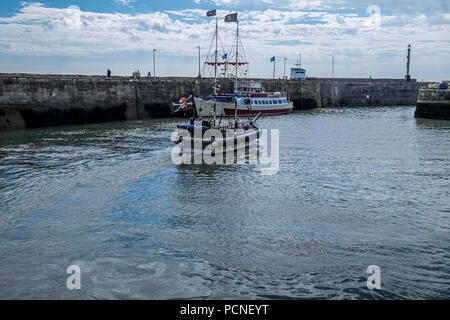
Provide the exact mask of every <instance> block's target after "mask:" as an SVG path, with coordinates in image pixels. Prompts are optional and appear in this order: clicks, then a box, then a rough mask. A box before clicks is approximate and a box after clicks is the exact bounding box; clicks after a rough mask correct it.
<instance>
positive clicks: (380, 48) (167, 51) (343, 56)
mask: <svg viewBox="0 0 450 320" xmlns="http://www.w3.org/2000/svg"><path fill="white" fill-rule="evenodd" d="M226 13H229V11H228V10H219V11H218V15H219V16H220V17H222V16H224V15H225V14H226ZM381 13H382V14H383V11H382V12H381ZM239 16H240V21H241V23H240V26H241V35H242V40H243V43H244V46H245V49H246V53H247V57H248V58H249V61H250V63H251V67H250V68H251V69H250V70H251V75H253V76H270V74H271V65H270V63H269V58H270V57H271V56H273V55H275V56H277V57H288V58H289V59H290V60H289V61H288V63H289V64H290V63H294V62H295V60H296V57H297V56H298V53H299V52H300V51H301V52H302V55H303V58H304V59H303V61H304V63H305V66H306V68H307V69H308V70H309V71H310V75H311V76H328V75H329V69H330V67H329V60H330V57H331V55H334V56H335V57H336V63H337V66H336V72H337V75H339V76H369V75H372V76H373V77H376V76H386V77H390V76H395V75H397V77H401V76H402V75H403V73H404V72H405V71H404V65H405V54H406V46H407V44H408V43H409V42H411V43H412V45H413V65H414V66H416V68H421V70H423V72H429V71H427V70H426V69H427V68H428V70H449V69H450V65H449V62H448V59H447V58H446V57H448V56H449V55H450V46H449V41H450V39H449V38H448V34H449V32H450V23H449V21H450V15H449V14H448V13H440V14H436V15H431V16H429V15H426V14H424V13H420V14H416V15H406V14H398V15H387V16H383V17H382V19H381V27H380V29H377V28H374V27H373V24H371V23H370V21H369V22H368V19H369V16H368V15H367V14H366V13H365V12H364V14H362V15H359V14H356V13H348V12H347V13H346V12H328V11H326V10H315V11H301V10H275V9H266V10H253V11H245V12H241V13H240V15H239ZM213 30H214V19H209V18H206V16H205V11H203V10H200V9H186V10H179V11H167V12H149V13H144V14H136V15H131V14H122V13H96V12H87V11H81V10H79V8H75V7H72V8H68V9H57V8H49V7H45V6H44V5H43V4H41V3H32V4H25V5H24V6H23V7H22V9H21V10H20V12H19V13H17V14H16V15H14V16H12V17H10V18H0V52H6V53H9V54H15V55H28V56H55V55H56V56H65V57H92V56H96V55H101V54H110V55H111V54H112V55H113V54H117V53H118V52H127V51H128V52H151V51H152V50H153V48H157V49H158V52H159V57H161V59H162V58H163V57H165V58H164V59H165V61H167V62H166V63H165V64H163V62H161V65H160V68H161V70H166V71H164V72H163V71H161V72H162V73H165V74H169V73H170V74H176V75H191V74H194V73H195V71H193V72H191V71H190V70H191V69H192V70H195V68H196V65H195V56H196V53H197V51H196V46H197V45H201V47H202V48H203V52H204V50H206V49H205V48H208V47H209V44H210V40H211V36H212V33H213ZM220 30H221V36H222V39H223V40H224V41H225V46H226V49H229V47H230V46H231V42H232V40H233V37H234V32H235V24H225V23H221V24H220ZM430 57H433V58H430ZM171 59H173V60H183V59H184V60H185V61H190V62H192V66H190V65H189V66H187V65H186V63H185V64H184V65H185V67H182V68H178V69H176V70H175V69H174V68H173V66H172V64H171V62H170V60H171ZM280 60H281V59H280ZM181 65H183V64H182V63H181ZM344 65H345V68H344V67H343V66H344ZM438 65H439V66H438ZM339 66H341V69H340V68H339ZM191 67H192V68H191ZM189 68H191V69H189ZM279 69H282V68H281V66H280V67H279ZM440 72H443V71H440ZM442 77H443V76H442Z"/></svg>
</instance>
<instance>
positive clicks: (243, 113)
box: [224, 107, 294, 116]
mask: <svg viewBox="0 0 450 320" xmlns="http://www.w3.org/2000/svg"><path fill="white" fill-rule="evenodd" d="M293 109H294V108H289V107H287V108H279V109H278V108H276V109H265V110H264V109H255V110H248V109H245V110H244V109H239V108H238V110H237V114H238V115H239V116H255V115H257V114H261V115H262V116H267V115H277V114H286V113H291V112H292V110H293ZM224 113H225V115H226V116H233V115H234V114H235V111H234V108H233V109H228V108H225V109H224Z"/></svg>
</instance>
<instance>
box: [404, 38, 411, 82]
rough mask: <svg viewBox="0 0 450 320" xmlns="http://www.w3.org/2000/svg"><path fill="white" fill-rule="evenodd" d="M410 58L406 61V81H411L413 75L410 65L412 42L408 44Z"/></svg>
mask: <svg viewBox="0 0 450 320" xmlns="http://www.w3.org/2000/svg"><path fill="white" fill-rule="evenodd" d="M407 58H408V60H407V62H406V76H405V81H408V82H410V81H411V75H410V74H409V66H410V62H411V44H409V45H408V57H407Z"/></svg>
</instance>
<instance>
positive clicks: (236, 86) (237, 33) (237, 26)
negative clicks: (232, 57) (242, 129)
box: [234, 18, 239, 120]
mask: <svg viewBox="0 0 450 320" xmlns="http://www.w3.org/2000/svg"><path fill="white" fill-rule="evenodd" d="M238 68H239V19H238V18H236V75H235V80H234V94H235V100H234V119H235V120H237V101H238V100H237V99H238Z"/></svg>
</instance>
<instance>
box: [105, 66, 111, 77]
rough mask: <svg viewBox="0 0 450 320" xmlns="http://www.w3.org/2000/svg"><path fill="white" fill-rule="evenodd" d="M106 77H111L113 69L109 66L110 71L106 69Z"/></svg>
mask: <svg viewBox="0 0 450 320" xmlns="http://www.w3.org/2000/svg"><path fill="white" fill-rule="evenodd" d="M106 78H107V79H108V80H110V79H111V70H109V68H108V71H106Z"/></svg>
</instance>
